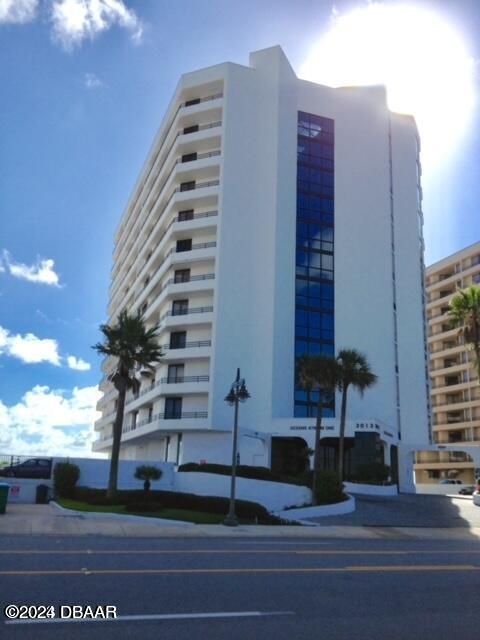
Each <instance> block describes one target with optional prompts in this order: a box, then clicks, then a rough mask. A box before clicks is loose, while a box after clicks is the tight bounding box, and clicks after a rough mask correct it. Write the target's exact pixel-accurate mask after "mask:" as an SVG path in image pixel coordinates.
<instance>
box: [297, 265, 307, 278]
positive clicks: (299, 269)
mask: <svg viewBox="0 0 480 640" xmlns="http://www.w3.org/2000/svg"><path fill="white" fill-rule="evenodd" d="M296 274H297V276H307V275H308V269H307V268H306V267H302V266H299V265H297V267H296Z"/></svg>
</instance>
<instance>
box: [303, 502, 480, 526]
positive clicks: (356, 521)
mask: <svg viewBox="0 0 480 640" xmlns="http://www.w3.org/2000/svg"><path fill="white" fill-rule="evenodd" d="M355 500H356V509H355V511H354V512H353V513H348V514H346V515H343V516H330V517H327V518H325V517H323V518H316V519H313V520H314V521H315V522H318V523H319V524H320V525H323V526H330V525H349V526H350V525H352V526H355V525H357V526H366V527H426V528H432V527H433V528H435V527H440V528H450V527H480V507H478V506H476V505H474V504H473V500H472V498H471V497H470V496H468V497H458V498H451V497H447V496H433V495H417V494H401V495H398V496H389V497H381V496H355Z"/></svg>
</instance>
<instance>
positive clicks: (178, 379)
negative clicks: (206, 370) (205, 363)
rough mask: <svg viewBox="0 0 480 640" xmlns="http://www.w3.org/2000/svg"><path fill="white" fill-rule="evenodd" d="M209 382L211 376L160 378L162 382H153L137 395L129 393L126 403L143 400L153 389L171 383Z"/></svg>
mask: <svg viewBox="0 0 480 640" xmlns="http://www.w3.org/2000/svg"><path fill="white" fill-rule="evenodd" d="M209 380H210V376H208V375H203V376H176V377H170V378H168V377H167V378H160V380H157V381H155V382H153V383H152V384H150V385H149V386H148V387H145V388H144V389H142V390H141V391H138V392H137V393H132V392H131V391H130V392H129V393H127V397H126V403H127V404H128V403H130V402H133V401H135V400H138V398H141V397H142V396H144V395H145V394H146V393H150V391H152V390H153V389H156V388H158V387H159V386H160V385H162V384H171V383H177V384H180V383H182V382H209Z"/></svg>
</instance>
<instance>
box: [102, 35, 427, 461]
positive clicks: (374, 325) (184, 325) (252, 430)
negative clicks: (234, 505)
mask: <svg viewBox="0 0 480 640" xmlns="http://www.w3.org/2000/svg"><path fill="white" fill-rule="evenodd" d="M420 175H421V169H420V161H419V139H418V134H417V130H416V127H415V123H414V121H413V119H412V118H411V117H409V116H403V115H398V114H394V113H391V112H389V110H388V108H387V105H386V95H385V89H384V88H383V87H346V88H338V89H334V88H331V87H326V86H322V85H317V84H313V83H311V82H306V81H303V80H300V79H298V78H297V77H296V75H295V73H294V72H293V70H292V68H291V67H290V65H289V63H288V60H287V59H286V57H285V55H284V54H283V51H282V50H281V49H280V48H279V47H273V48H270V49H266V50H262V51H257V52H254V53H252V54H251V55H250V64H249V66H248V67H247V66H242V65H238V64H231V63H225V64H220V65H218V66H214V67H210V68H208V69H203V70H200V71H196V72H193V73H189V74H186V75H184V76H182V78H181V80H180V82H179V84H178V86H177V89H176V91H175V94H174V96H173V98H172V101H171V103H170V106H169V108H168V110H167V113H166V115H165V117H164V120H163V123H162V125H161V127H160V131H159V133H158V135H157V137H156V139H155V141H154V144H153V146H152V149H151V152H150V153H149V156H148V158H147V161H146V163H145V166H144V168H143V171H142V173H141V176H140V178H139V180H138V183H137V185H136V187H135V189H134V192H133V195H132V197H131V199H130V202H129V203H128V206H127V208H126V211H125V213H124V215H123V217H122V220H121V223H120V226H119V228H118V231H117V234H116V238H115V250H114V264H113V271H112V285H111V289H110V302H109V307H108V313H109V318H110V320H111V321H113V320H114V319H115V318H116V317H117V316H118V314H119V312H120V311H121V310H122V309H125V308H127V309H129V310H130V311H135V310H137V309H140V310H141V311H142V312H143V314H144V317H145V319H146V322H147V324H148V325H152V324H154V323H159V324H160V330H161V334H160V335H161V337H160V341H161V344H162V345H163V349H164V352H165V357H164V361H163V362H162V364H161V365H160V366H159V367H158V369H157V373H156V376H155V379H154V380H152V381H147V382H145V383H144V384H143V385H142V389H141V391H140V393H139V395H138V396H135V397H134V396H130V397H129V398H128V402H127V405H126V412H125V413H126V415H125V425H124V434H123V439H122V449H121V455H122V456H123V457H125V458H138V459H142V460H143V459H147V458H151V459H160V460H172V461H174V462H177V463H184V462H191V461H197V462H198V461H202V460H205V461H208V462H222V463H228V462H229V460H230V456H231V432H232V421H233V415H232V413H233V412H232V410H231V408H230V407H229V406H228V405H227V404H226V403H225V401H224V398H225V395H226V394H227V393H228V391H229V388H230V384H231V382H232V381H233V379H234V377H235V372H236V368H237V367H240V368H241V371H242V375H243V376H245V378H246V381H247V386H248V389H249V391H250V393H251V396H252V397H251V399H250V400H249V401H248V402H246V403H245V404H244V405H242V406H241V411H240V442H239V452H240V461H241V462H242V463H243V464H253V465H262V466H273V467H274V468H283V469H284V470H292V469H293V467H295V465H297V463H298V464H299V462H298V460H300V458H301V457H302V450H303V451H304V449H305V446H306V445H308V446H310V447H311V446H312V445H313V432H314V423H315V418H314V410H313V407H312V406H309V403H308V399H307V397H306V394H305V392H304V391H302V390H301V389H299V388H296V384H295V361H296V358H297V357H298V356H300V355H301V354H303V353H311V354H316V353H327V354H334V353H336V352H338V350H339V349H341V348H355V349H358V350H359V351H362V352H363V353H364V354H365V355H366V356H367V358H368V360H369V362H370V364H371V367H372V370H373V371H374V372H375V373H376V374H377V376H378V383H377V384H376V385H375V387H373V388H372V389H371V390H369V391H367V392H366V394H365V395H364V397H363V398H361V397H360V396H359V395H358V394H357V393H356V392H354V391H351V392H350V395H349V405H348V418H349V421H348V424H347V440H348V442H347V449H349V450H350V449H352V450H355V451H356V454H355V455H357V457H358V456H360V457H361V455H363V454H362V452H364V453H365V452H368V451H369V452H370V453H369V454H368V455H370V456H372V455H374V456H376V459H379V460H380V459H381V460H385V461H386V462H387V464H389V463H390V460H391V456H392V455H393V456H396V453H397V446H398V445H399V444H400V443H402V442H411V441H414V442H416V443H425V444H427V443H428V442H429V410H428V373H427V370H428V361H427V349H426V328H425V309H424V300H425V296H424V280H423V238H422V225H423V219H422V211H421V187H420ZM109 367H111V364H110V363H109V362H108V360H107V361H105V362H104V364H103V371H104V373H105V374H106V375H105V376H104V378H103V380H102V382H101V389H102V390H103V392H104V396H103V398H102V399H101V400H100V403H99V406H98V408H99V409H100V410H101V411H102V414H103V415H102V418H101V419H100V420H99V421H98V422H97V423H96V425H95V429H96V430H97V431H98V432H99V439H98V441H97V442H96V443H95V444H94V449H95V450H96V451H103V452H108V451H109V449H110V448H111V443H112V441H111V433H112V425H113V420H114V412H115V404H114V403H115V392H114V391H113V390H112V387H111V385H110V383H109V382H108V380H107V374H108V372H109ZM310 401H311V402H312V403H316V399H315V398H310ZM339 406H340V403H339V398H338V397H337V398H334V397H332V398H331V399H330V402H329V403H328V406H327V407H326V410H325V420H324V423H325V431H324V438H323V441H322V442H323V444H324V454H325V464H327V465H328V464H330V462H331V459H332V456H333V457H334V456H335V446H336V436H337V435H338V423H339V420H338V411H337V407H339ZM365 455H367V454H365ZM297 458H298V460H297ZM329 461H330V462H329Z"/></svg>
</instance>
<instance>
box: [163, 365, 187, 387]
mask: <svg viewBox="0 0 480 640" xmlns="http://www.w3.org/2000/svg"><path fill="white" fill-rule="evenodd" d="M184 372H185V365H184V364H169V365H168V374H167V382H168V383H170V384H171V383H175V382H183V378H184Z"/></svg>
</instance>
